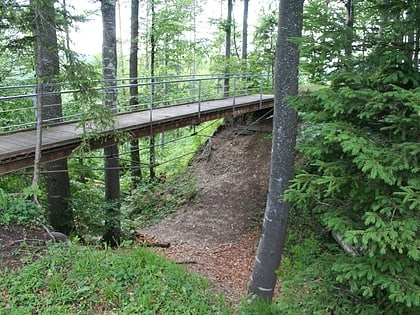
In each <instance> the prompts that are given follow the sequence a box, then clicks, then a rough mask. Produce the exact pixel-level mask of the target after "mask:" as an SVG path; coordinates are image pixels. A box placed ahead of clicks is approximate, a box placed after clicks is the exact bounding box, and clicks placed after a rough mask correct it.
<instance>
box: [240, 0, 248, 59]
mask: <svg viewBox="0 0 420 315" xmlns="http://www.w3.org/2000/svg"><path fill="white" fill-rule="evenodd" d="M248 7H249V0H244V18H243V22H242V59H243V60H244V61H246V60H247V58H248Z"/></svg>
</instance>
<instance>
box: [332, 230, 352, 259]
mask: <svg viewBox="0 0 420 315" xmlns="http://www.w3.org/2000/svg"><path fill="white" fill-rule="evenodd" d="M331 235H332V237H333V238H334V239H335V240H336V242H337V243H338V244H339V245H340V246H341V248H342V249H343V250H344V251H345V252H346V253H347V254H349V255H351V256H353V257H354V256H357V255H358V254H359V252H358V251H357V249H356V248H354V247H353V246H352V245H350V244H349V243H347V242H346V241H344V239H343V237H342V236H341V234H339V233H337V232H334V231H331Z"/></svg>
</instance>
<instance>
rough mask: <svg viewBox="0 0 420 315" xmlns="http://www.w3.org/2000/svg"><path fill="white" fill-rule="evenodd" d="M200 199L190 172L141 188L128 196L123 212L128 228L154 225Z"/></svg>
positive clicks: (144, 185) (186, 171)
mask: <svg viewBox="0 0 420 315" xmlns="http://www.w3.org/2000/svg"><path fill="white" fill-rule="evenodd" d="M195 196H196V183H195V179H194V177H193V175H192V173H191V170H190V169H187V170H185V171H184V172H181V173H180V174H178V175H175V176H172V177H169V178H168V180H167V181H166V182H159V181H156V182H152V183H149V184H143V185H142V186H140V187H139V188H138V189H137V190H136V191H135V192H134V193H133V194H132V195H131V196H130V197H127V199H126V201H125V203H124V204H123V206H122V211H123V212H124V213H125V216H126V217H127V219H126V220H125V221H124V222H123V224H124V225H125V226H124V227H125V228H129V229H130V228H141V227H144V226H147V225H153V224H155V223H157V222H159V221H160V220H162V219H163V218H165V217H166V216H167V215H168V214H170V213H174V212H175V211H177V210H180V209H181V208H182V207H183V206H185V205H186V204H187V203H188V202H190V201H192V200H193V199H194V198H195Z"/></svg>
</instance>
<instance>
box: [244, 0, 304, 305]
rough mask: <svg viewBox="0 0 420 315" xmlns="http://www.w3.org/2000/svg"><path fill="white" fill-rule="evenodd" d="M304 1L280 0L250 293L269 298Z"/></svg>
mask: <svg viewBox="0 0 420 315" xmlns="http://www.w3.org/2000/svg"><path fill="white" fill-rule="evenodd" d="M303 2H304V1H303V0H280V4H279V26H278V34H277V47H276V65H275V66H276V72H275V87H274V98H275V104H274V118H273V149H272V157H271V170H270V181H269V192H268V196H267V205H266V209H265V215H264V222H263V229H262V233H261V237H260V242H259V245H258V249H257V255H256V258H255V264H254V268H253V270H252V275H251V281H250V285H249V291H250V293H251V294H255V295H256V296H258V297H260V298H261V299H264V300H267V301H271V299H272V298H273V293H274V288H275V285H276V280H277V277H276V273H275V272H276V270H277V269H278V267H279V265H280V259H281V253H282V250H283V245H284V241H285V236H286V226H287V217H288V214H289V208H290V205H289V204H288V203H286V202H284V201H282V200H281V196H282V194H283V192H284V191H285V190H286V189H287V188H288V186H289V181H290V179H291V178H292V177H293V169H294V158H295V143H296V129H297V114H296V111H295V110H293V109H291V108H289V107H288V105H287V100H286V97H287V96H289V95H297V92H298V64H299V51H298V47H297V45H296V44H295V43H292V42H291V41H290V38H294V37H299V36H301V32H302V12H303Z"/></svg>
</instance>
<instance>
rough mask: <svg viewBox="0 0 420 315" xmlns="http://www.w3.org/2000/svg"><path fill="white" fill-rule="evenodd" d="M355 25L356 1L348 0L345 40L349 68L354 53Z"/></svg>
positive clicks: (346, 61)
mask: <svg viewBox="0 0 420 315" xmlns="http://www.w3.org/2000/svg"><path fill="white" fill-rule="evenodd" d="M353 25H354V1H353V0H347V2H346V34H345V35H346V36H345V38H346V41H345V48H344V54H345V58H346V60H345V62H344V64H345V66H346V67H347V69H348V70H350V69H351V67H352V66H351V64H350V63H351V56H352V53H353V37H354V36H353Z"/></svg>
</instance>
